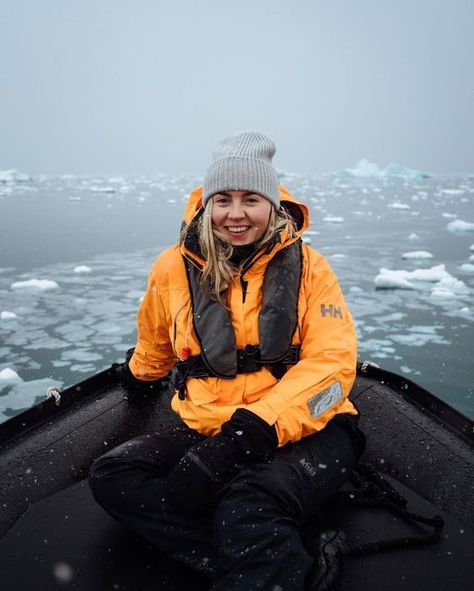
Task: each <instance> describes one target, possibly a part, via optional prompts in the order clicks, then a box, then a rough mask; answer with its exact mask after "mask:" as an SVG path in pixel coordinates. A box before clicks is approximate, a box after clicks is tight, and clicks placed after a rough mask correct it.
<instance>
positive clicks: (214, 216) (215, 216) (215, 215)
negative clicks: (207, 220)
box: [211, 209, 223, 226]
mask: <svg viewBox="0 0 474 591" xmlns="http://www.w3.org/2000/svg"><path fill="white" fill-rule="evenodd" d="M222 219H223V215H222V213H221V212H219V211H218V210H215V209H213V210H212V212H211V222H212V225H213V226H219V224H220V223H221V222H222Z"/></svg>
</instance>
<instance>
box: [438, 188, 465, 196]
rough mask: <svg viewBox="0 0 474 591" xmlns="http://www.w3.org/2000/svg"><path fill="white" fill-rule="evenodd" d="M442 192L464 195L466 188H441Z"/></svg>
mask: <svg viewBox="0 0 474 591" xmlns="http://www.w3.org/2000/svg"><path fill="white" fill-rule="evenodd" d="M440 192H441V193H444V194H445V195H462V194H463V193H464V192H465V191H464V189H441V191H440Z"/></svg>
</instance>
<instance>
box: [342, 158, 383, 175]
mask: <svg viewBox="0 0 474 591" xmlns="http://www.w3.org/2000/svg"><path fill="white" fill-rule="evenodd" d="M346 172H348V173H349V174H352V175H353V176H359V177H377V176H381V175H382V171H381V170H380V168H379V167H378V166H377V164H375V162H370V160H367V158H362V160H359V162H358V163H357V164H356V167H355V168H346Z"/></svg>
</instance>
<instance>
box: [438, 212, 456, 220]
mask: <svg viewBox="0 0 474 591" xmlns="http://www.w3.org/2000/svg"><path fill="white" fill-rule="evenodd" d="M441 215H442V216H443V217H444V218H448V219H453V218H457V217H458V216H457V215H456V214H455V213H442V214H441Z"/></svg>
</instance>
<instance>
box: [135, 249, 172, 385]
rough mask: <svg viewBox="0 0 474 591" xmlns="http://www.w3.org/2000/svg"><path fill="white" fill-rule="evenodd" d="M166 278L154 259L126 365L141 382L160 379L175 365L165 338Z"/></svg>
mask: <svg viewBox="0 0 474 591" xmlns="http://www.w3.org/2000/svg"><path fill="white" fill-rule="evenodd" d="M168 297H169V288H168V280H167V274H166V272H165V271H163V269H162V266H161V265H160V257H159V258H158V259H157V261H156V262H155V264H154V265H153V268H152V270H151V273H150V276H149V278H148V285H147V289H146V292H145V295H144V297H143V301H142V303H141V305H140V308H139V310H138V319H137V330H138V340H137V344H136V346H135V351H134V353H133V356H132V358H131V359H130V362H129V368H130V371H131V373H132V375H133V376H134V377H135V378H137V379H139V380H143V381H153V380H158V379H161V378H164V377H165V376H166V375H167V374H168V372H169V371H170V370H171V368H172V367H173V365H174V362H175V355H174V352H173V348H172V345H171V341H170V336H169V326H170V324H169V312H168V305H167V301H168Z"/></svg>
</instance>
